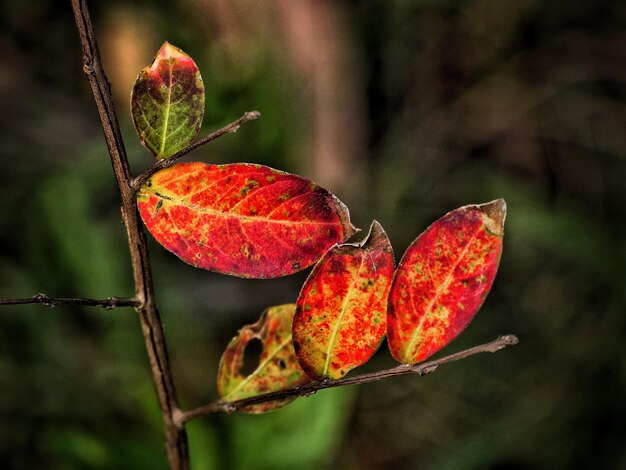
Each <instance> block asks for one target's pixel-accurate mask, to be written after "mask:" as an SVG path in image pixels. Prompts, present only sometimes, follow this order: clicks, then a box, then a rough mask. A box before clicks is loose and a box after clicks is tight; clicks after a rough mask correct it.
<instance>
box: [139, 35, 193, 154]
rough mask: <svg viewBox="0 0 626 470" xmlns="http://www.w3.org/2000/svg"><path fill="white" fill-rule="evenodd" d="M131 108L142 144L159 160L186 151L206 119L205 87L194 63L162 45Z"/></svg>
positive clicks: (141, 76) (141, 80)
mask: <svg viewBox="0 0 626 470" xmlns="http://www.w3.org/2000/svg"><path fill="white" fill-rule="evenodd" d="M130 108H131V115H132V118H133V124H134V125H135V130H136V131H137V134H138V135H139V139H140V140H141V143H142V144H143V145H144V146H145V147H146V148H147V149H148V150H149V151H150V152H151V153H152V154H153V155H154V156H155V157H156V158H157V159H163V158H168V157H171V156H172V155H174V154H175V153H176V152H178V151H179V150H182V149H184V148H185V147H187V146H188V145H189V144H190V143H191V142H192V141H193V139H195V138H196V136H197V135H198V131H199V130H200V126H201V124H202V117H203V116H204V83H203V82H202V77H201V76H200V71H199V70H198V67H197V66H196V64H195V62H194V61H193V59H192V58H191V57H189V56H188V55H187V54H185V53H184V52H183V51H181V50H180V49H178V48H177V47H175V46H172V45H171V44H170V43H168V42H166V43H165V44H163V46H161V49H159V52H158V53H157V55H156V57H155V59H154V62H153V63H152V65H151V66H149V67H146V68H145V69H143V70H142V71H141V73H140V74H139V76H138V77H137V80H136V81H135V85H134V86H133V90H132V93H131V96H130Z"/></svg>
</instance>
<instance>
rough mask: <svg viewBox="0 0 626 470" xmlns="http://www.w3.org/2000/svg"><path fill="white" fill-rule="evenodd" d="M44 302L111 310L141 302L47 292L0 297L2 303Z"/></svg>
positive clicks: (134, 299) (134, 298) (128, 299)
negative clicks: (10, 297) (12, 297)
mask: <svg viewBox="0 0 626 470" xmlns="http://www.w3.org/2000/svg"><path fill="white" fill-rule="evenodd" d="M23 304H44V305H46V306H48V307H54V306H56V305H86V306H88V307H102V308H104V309H105V310H110V309H112V308H117V307H138V306H139V305H140V304H141V303H140V302H139V299H137V298H136V297H108V298H106V299H85V298H78V297H50V296H48V295H46V294H36V295H33V296H32V297H27V298H24V299H0V305H23Z"/></svg>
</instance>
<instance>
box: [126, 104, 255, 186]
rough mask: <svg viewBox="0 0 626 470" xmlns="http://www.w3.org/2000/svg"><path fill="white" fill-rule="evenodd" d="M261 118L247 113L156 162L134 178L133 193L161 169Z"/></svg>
mask: <svg viewBox="0 0 626 470" xmlns="http://www.w3.org/2000/svg"><path fill="white" fill-rule="evenodd" d="M259 117H261V113H260V112H258V111H247V112H245V113H244V114H243V116H241V117H240V118H239V119H237V120H235V121H233V122H231V123H230V124H227V125H225V126H224V127H222V128H221V129H218V130H216V131H215V132H212V133H210V134H209V135H207V136H206V137H203V138H202V139H200V140H196V141H195V142H192V143H191V144H190V145H189V146H187V147H185V148H184V149H182V150H180V151H178V152H176V153H175V154H174V155H172V156H171V157H168V158H164V159H163V160H159V161H158V162H156V163H155V164H154V165H153V166H152V167H151V168H150V169H149V170H147V171H146V172H145V173H142V174H141V175H139V176H138V177H137V178H135V179H134V180H133V181H132V183H131V185H132V187H133V189H134V190H135V191H137V190H138V189H139V188H140V187H141V185H142V184H144V183H145V182H146V181H147V180H148V178H150V177H151V176H152V175H154V174H155V173H156V172H157V171H159V170H162V169H163V168H168V167H170V166H172V165H173V164H174V163H176V161H177V160H179V159H180V158H182V157H184V156H185V155H187V154H188V153H189V152H191V151H193V150H195V149H197V148H199V147H202V146H203V145H206V144H208V143H209V142H212V141H214V140H215V139H217V138H219V137H222V136H223V135H224V134H229V133H232V132H237V130H238V129H239V128H240V127H241V125H242V124H243V123H245V122H248V121H253V120H255V119H258V118H259Z"/></svg>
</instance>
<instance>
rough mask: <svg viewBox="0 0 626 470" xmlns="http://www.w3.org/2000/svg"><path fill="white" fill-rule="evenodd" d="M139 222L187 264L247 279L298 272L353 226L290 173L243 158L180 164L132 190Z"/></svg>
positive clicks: (336, 205)
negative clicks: (223, 162)
mask: <svg viewBox="0 0 626 470" xmlns="http://www.w3.org/2000/svg"><path fill="white" fill-rule="evenodd" d="M138 204H139V212H140V213H141V217H142V218H143V221H144V223H145V224H146V227H147V228H148V230H149V231H150V233H152V235H153V236H154V237H155V238H156V239H157V240H158V241H159V243H161V244H162V245H163V246H164V247H165V248H167V249H168V250H170V251H172V252H173V253H174V254H176V255H177V256H178V257H179V258H181V259H182V260H183V261H186V262H187V263H189V264H192V265H193V266H196V267H199V268H203V269H208V270H211V271H216V272H220V273H224V274H231V275H234V276H240V277H249V278H273V277H278V276H285V275H287V274H292V273H294V272H296V271H300V270H302V269H304V268H306V267H307V266H310V265H311V264H313V263H315V262H316V261H317V260H318V259H319V258H320V257H321V256H322V255H323V254H324V252H325V251H326V250H327V249H328V248H329V247H331V246H332V245H334V244H335V243H341V242H342V241H344V240H345V239H347V238H348V237H350V236H351V235H352V234H353V233H354V232H355V228H354V227H353V226H352V225H351V224H350V220H349V215H348V209H347V208H346V207H345V206H344V205H343V204H342V203H341V201H339V200H338V199H337V198H336V197H334V196H333V195H332V194H331V193H329V192H328V191H327V190H325V189H323V188H320V187H319V186H317V185H315V184H314V183H312V182H310V181H308V180H306V179H304V178H302V177H300V176H296V175H292V174H289V173H284V172H282V171H278V170H274V169H272V168H269V167H266V166H261V165H253V164H249V163H233V164H228V165H208V164H205V163H180V164H177V165H174V166H172V167H171V168H167V169H164V170H161V171H159V172H157V173H155V174H154V175H153V176H152V177H151V178H150V179H149V180H148V181H147V182H146V183H145V184H144V185H143V186H142V187H141V188H140V191H139V193H138Z"/></svg>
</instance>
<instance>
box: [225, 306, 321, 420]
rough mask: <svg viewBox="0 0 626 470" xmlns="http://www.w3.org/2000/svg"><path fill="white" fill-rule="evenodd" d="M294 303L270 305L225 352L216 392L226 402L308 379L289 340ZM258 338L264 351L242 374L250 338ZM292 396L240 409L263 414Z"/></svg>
mask: <svg viewBox="0 0 626 470" xmlns="http://www.w3.org/2000/svg"><path fill="white" fill-rule="evenodd" d="M295 307H296V306H295V304H287V305H278V306H276V307H270V308H268V309H267V310H265V311H264V312H263V314H262V315H261V318H259V321H257V322H256V323H255V324H253V325H246V326H244V327H243V328H242V329H241V330H239V333H238V334H237V336H235V337H234V338H233V339H232V340H231V341H230V343H229V344H228V346H227V347H226V350H225V351H224V354H223V355H222V358H221V360H220V365H219V369H218V373H217V392H218V395H219V396H220V398H221V399H223V400H224V401H227V402H232V401H236V400H241V399H243V398H248V397H254V396H257V395H262V394H264V393H270V392H277V391H279V390H285V389H287V388H291V387H299V386H302V385H304V384H306V383H308V382H310V379H309V378H308V377H307V375H306V374H305V373H304V371H303V370H302V369H301V368H300V366H299V365H298V359H297V358H296V354H295V352H294V351H293V343H292V342H291V322H292V319H293V313H294V310H295ZM254 340H260V341H261V342H262V344H263V351H262V353H261V355H260V356H259V358H258V364H256V368H255V369H254V370H253V371H252V372H250V373H249V374H248V375H243V374H242V369H243V368H244V363H245V356H246V347H248V345H249V344H250V342H251V341H254ZM293 400H295V397H291V398H286V399H284V400H274V401H270V402H266V403H260V404H258V405H251V406H248V407H245V408H241V409H240V411H243V412H245V413H265V412H267V411H271V410H275V409H278V408H281V407H283V406H285V405H286V404H288V403H290V402H291V401H293Z"/></svg>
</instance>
